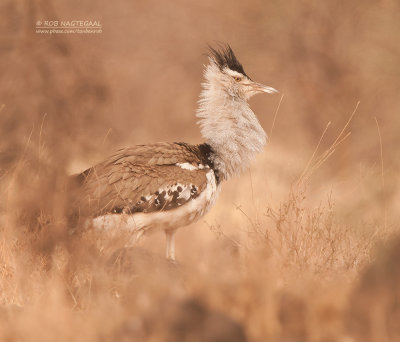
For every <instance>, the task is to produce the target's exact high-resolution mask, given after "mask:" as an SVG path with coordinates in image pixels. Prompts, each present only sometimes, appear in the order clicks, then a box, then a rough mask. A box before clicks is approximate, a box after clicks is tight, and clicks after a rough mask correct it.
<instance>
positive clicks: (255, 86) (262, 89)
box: [251, 82, 279, 94]
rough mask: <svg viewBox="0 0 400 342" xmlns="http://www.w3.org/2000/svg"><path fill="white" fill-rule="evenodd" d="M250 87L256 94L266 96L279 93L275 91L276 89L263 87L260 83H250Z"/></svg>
mask: <svg viewBox="0 0 400 342" xmlns="http://www.w3.org/2000/svg"><path fill="white" fill-rule="evenodd" d="M251 86H252V88H253V89H254V91H256V92H257V93H259V92H262V93H268V94H278V93H279V91H277V90H276V89H274V88H272V87H268V86H265V85H263V84H261V83H257V82H252V83H251Z"/></svg>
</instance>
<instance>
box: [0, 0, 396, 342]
mask: <svg viewBox="0 0 400 342" xmlns="http://www.w3.org/2000/svg"><path fill="white" fill-rule="evenodd" d="M75 5H76V6H75ZM78 5H79V6H78ZM339 5H340V6H339ZM211 8H212V10H211ZM0 9H1V11H0V17H1V18H2V21H1V22H0V25H3V26H4V27H3V26H2V30H0V50H1V52H2V55H1V57H0V74H1V75H2V82H1V83H0V104H2V103H4V105H1V107H0V133H1V139H0V196H1V201H0V341H40V342H42V341H55V340H57V341H132V340H133V341H174V342H175V341H178V342H179V341H209V342H211V341H219V342H221V341H229V342H232V341H244V340H246V339H247V340H248V341H254V342H256V341H280V342H291V341H293V342H302V341H304V342H314V341H316V342H317V341H318V342H356V341H361V342H366V341H367V342H369V341H371V342H386V341H399V340H400V332H399V330H398V324H397V322H398V321H399V312H400V310H399V307H400V305H399V303H400V294H399V289H400V276H399V275H400V270H399V267H400V261H399V255H398V251H399V250H400V247H399V242H398V241H399V238H398V237H396V235H397V234H398V233H399V227H398V223H397V222H398V219H399V215H398V212H399V203H400V188H399V176H398V175H399V165H400V160H399V154H398V149H397V148H396V146H398V144H399V143H400V139H399V137H400V136H399V134H398V129H397V127H399V123H400V121H399V115H398V112H399V108H400V102H399V97H398V89H399V87H400V83H399V80H400V78H399V77H398V75H399V63H397V55H398V49H399V47H398V43H397V40H398V39H397V36H398V35H397V34H395V33H396V32H398V31H399V29H400V27H399V23H400V20H399V15H398V13H400V12H399V10H398V9H399V7H398V4H397V3H396V2H394V1H381V2H379V3H373V2H365V1H356V2H341V3H336V2H320V1H317V0H315V1H309V2H307V3H300V2H296V1H290V2H288V3H283V2H281V3H279V2H260V1H255V0H254V1H249V2H246V3H232V4H231V6H230V7H229V8H227V6H226V2H215V1H205V2H201V3H194V2H193V3H187V2H184V1H178V2H165V3H161V2H157V1H146V2H133V3H129V4H128V2H126V3H122V2H121V3H118V2H117V3H110V2H107V1H102V0H101V1H99V2H98V3H96V5H94V3H93V2H91V1H89V0H87V1H79V4H78V1H59V2H56V3H54V4H53V3H52V2H51V1H47V0H43V1H40V2H33V1H32V2H25V1H22V0H5V1H3V2H2V3H1V4H0ZM82 16H83V17H87V18H85V19H92V16H93V19H100V20H101V21H102V24H103V27H104V28H105V29H104V33H103V34H102V35H101V36H100V35H99V36H96V37H89V36H85V37H81V36H52V37H46V36H40V37H39V36H37V35H35V34H34V33H33V31H32V22H35V20H38V19H45V18H49V17H59V18H61V19H66V18H67V17H68V18H73V19H78V18H82ZM94 17H96V18H94ZM132 18H135V22H134V25H132ZM355 18H356V19H355ZM3 23H4V24H3ZM200 26H201V27H202V29H201V30H199V29H198V27H200ZM166 37H169V38H166ZM214 40H221V41H229V42H230V43H231V44H232V46H233V47H234V48H235V49H236V50H237V51H238V52H237V53H238V56H239V57H240V59H241V60H242V62H243V64H244V65H245V69H246V72H248V73H249V74H250V75H251V76H252V77H253V78H254V79H255V80H257V81H260V82H262V83H267V84H268V85H271V86H273V87H276V88H277V89H279V90H281V91H282V92H283V93H284V96H282V97H280V98H279V97H263V98H262V97H259V98H256V99H254V101H253V102H252V103H251V106H252V108H253V109H254V111H255V112H256V113H257V114H258V116H259V118H260V121H261V124H262V126H263V127H264V128H265V130H266V131H267V132H269V133H270V135H271V136H272V139H271V142H270V144H269V145H268V147H267V149H266V151H265V153H264V154H263V155H261V156H260V157H259V159H258V160H257V161H256V162H255V163H254V165H253V167H252V169H251V171H249V172H247V173H244V174H243V175H241V177H240V178H235V179H232V180H230V181H229V182H227V183H226V184H224V185H223V189H222V192H221V196H220V198H219V200H218V203H217V205H216V206H215V208H213V209H212V211H211V212H210V213H209V214H208V215H207V216H206V217H205V218H204V219H203V220H201V221H199V222H198V223H196V224H194V225H193V226H192V227H188V228H186V229H182V230H181V231H180V232H179V233H178V236H177V257H178V259H179V260H180V264H179V265H171V264H169V263H168V262H166V261H165V260H164V257H163V252H164V237H163V236H162V235H161V234H154V235H151V236H149V237H147V238H146V239H144V240H143V241H142V242H141V243H140V244H139V245H137V246H135V247H133V248H123V246H124V245H125V243H126V241H127V239H128V236H127V235H126V233H125V232H113V233H110V234H105V233H101V232H96V231H92V230H83V229H82V230H79V229H78V230H71V229H70V226H69V223H68V203H69V196H68V193H67V192H66V191H65V183H66V180H67V174H69V173H71V172H76V171H79V170H83V169H84V168H85V167H87V166H89V165H90V164H92V163H93V162H95V161H98V160H100V159H102V158H103V157H105V155H107V154H108V153H109V152H111V151H112V150H115V149H116V148H118V147H121V146H124V145H133V144H136V143H146V142H154V141H162V140H168V141H188V142H198V141H199V139H200V136H199V132H198V129H197V127H196V126H195V118H194V117H193V115H192V113H194V110H195V104H196V99H197V96H198V93H199V83H200V77H201V64H202V63H204V62H205V60H204V56H201V52H203V51H204V46H205V45H206V43H207V42H211V43H212V42H213V41H214ZM155 47H157V48H155ZM349 113H351V114H350V115H349ZM321 132H322V133H321ZM350 133H351V134H350Z"/></svg>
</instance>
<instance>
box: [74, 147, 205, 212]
mask: <svg viewBox="0 0 400 342" xmlns="http://www.w3.org/2000/svg"><path fill="white" fill-rule="evenodd" d="M203 162H204V160H203V159H202V156H201V152H200V151H199V149H198V148H197V147H196V146H191V145H186V144H177V143H157V144H152V145H138V146H135V147H132V148H126V149H121V150H119V151H117V152H116V153H115V154H114V155H113V156H111V157H110V158H109V159H107V160H105V161H103V162H102V163H100V164H98V165H96V166H94V167H92V168H90V169H88V170H86V171H85V172H83V173H82V174H80V175H78V178H79V179H80V180H81V188H80V190H79V191H78V196H77V200H76V206H78V207H79V210H80V211H81V212H83V213H85V214H90V215H94V216H98V215H102V214H105V213H121V212H126V213H134V212H152V211H157V210H170V209H174V208H176V207H178V206H180V205H183V204H184V203H186V202H187V201H189V200H191V199H194V198H196V197H197V196H198V195H199V194H200V193H201V192H202V191H203V190H204V189H205V187H206V185H207V184H206V173H207V171H209V170H208V169H207V168H205V165H204V164H203ZM177 164H184V165H186V166H189V165H191V166H192V167H190V168H191V169H186V168H182V167H180V166H179V165H177ZM199 165H202V166H203V168H201V166H200V168H199Z"/></svg>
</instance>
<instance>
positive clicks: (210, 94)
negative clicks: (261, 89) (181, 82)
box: [197, 82, 267, 179]
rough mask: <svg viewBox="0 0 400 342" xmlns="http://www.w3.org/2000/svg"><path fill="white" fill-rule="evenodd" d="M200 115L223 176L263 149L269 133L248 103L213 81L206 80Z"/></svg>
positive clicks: (245, 162) (237, 170)
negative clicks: (219, 87) (265, 130)
mask: <svg viewBox="0 0 400 342" xmlns="http://www.w3.org/2000/svg"><path fill="white" fill-rule="evenodd" d="M197 117H199V118H200V120H199V124H200V129H201V134H202V135H203V137H204V138H205V140H206V143H207V144H209V145H210V146H211V148H212V150H213V154H212V156H211V159H212V162H213V163H214V166H215V168H216V169H217V170H218V171H219V173H220V174H221V176H222V178H224V179H227V178H229V177H231V176H233V175H235V174H237V173H239V172H240V171H242V170H244V169H246V168H248V166H249V164H250V163H251V161H252V160H253V159H254V157H255V155H256V154H257V153H258V152H261V151H262V150H263V147H264V145H265V143H266V138H267V135H266V133H265V132H264V130H263V128H262V127H261V125H260V123H259V122H258V120H257V117H256V116H255V114H254V113H253V112H252V110H251V109H250V107H249V105H248V103H247V102H246V101H244V100H241V99H237V98H235V97H232V96H231V95H229V94H228V93H226V92H225V91H224V90H222V89H218V87H217V86H214V85H213V84H212V83H210V82H209V83H205V84H203V91H202V92H201V95H200V100H199V108H198V110H197Z"/></svg>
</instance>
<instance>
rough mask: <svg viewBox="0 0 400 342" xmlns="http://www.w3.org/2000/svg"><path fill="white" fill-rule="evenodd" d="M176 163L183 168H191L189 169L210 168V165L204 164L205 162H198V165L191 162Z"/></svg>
mask: <svg viewBox="0 0 400 342" xmlns="http://www.w3.org/2000/svg"><path fill="white" fill-rule="evenodd" d="M175 165H176V166H179V167H180V168H181V169H184V170H189V171H196V170H202V169H204V168H205V169H209V168H210V167H209V166H208V165H206V166H204V165H203V164H198V165H197V166H196V165H193V164H190V163H176V164H175Z"/></svg>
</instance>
